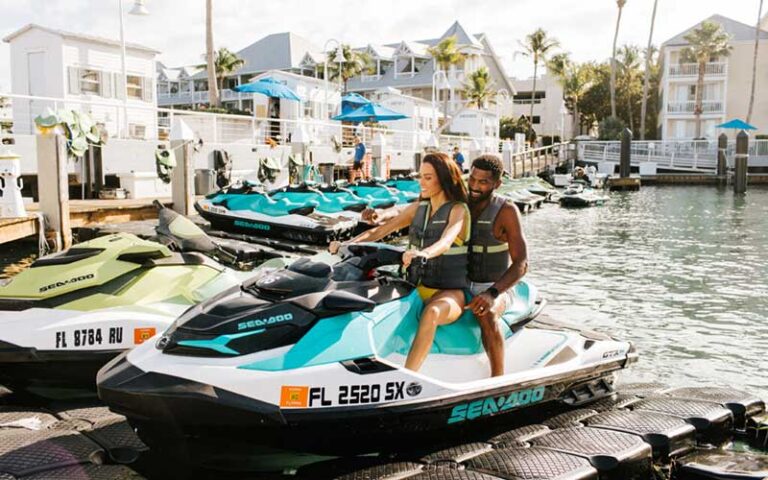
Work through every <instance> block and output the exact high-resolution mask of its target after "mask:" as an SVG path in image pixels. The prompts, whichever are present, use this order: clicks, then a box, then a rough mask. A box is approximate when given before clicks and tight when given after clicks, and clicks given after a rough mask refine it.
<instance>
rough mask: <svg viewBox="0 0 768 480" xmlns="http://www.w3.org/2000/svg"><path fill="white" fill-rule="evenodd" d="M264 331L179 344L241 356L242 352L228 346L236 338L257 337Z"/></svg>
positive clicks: (183, 341) (187, 341) (185, 341)
mask: <svg viewBox="0 0 768 480" xmlns="http://www.w3.org/2000/svg"><path fill="white" fill-rule="evenodd" d="M263 331H264V329H263V328H262V329H260V330H252V331H250V332H244V333H234V334H232V335H219V336H218V337H216V338H212V339H210V340H182V341H180V342H179V345H182V346H184V347H192V348H207V349H208V350H213V351H216V352H219V353H224V354H226V355H239V354H240V352H238V351H237V350H233V349H231V348H229V347H228V346H227V344H228V343H229V342H230V341H232V340H234V339H236V338H241V337H247V336H248V335H255V334H257V333H261V332H263Z"/></svg>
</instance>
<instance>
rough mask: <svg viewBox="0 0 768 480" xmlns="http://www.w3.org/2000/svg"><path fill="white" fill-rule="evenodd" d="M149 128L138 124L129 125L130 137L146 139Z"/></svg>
mask: <svg viewBox="0 0 768 480" xmlns="http://www.w3.org/2000/svg"><path fill="white" fill-rule="evenodd" d="M146 134H147V127H146V126H144V125H141V124H138V123H129V124H128V136H129V137H131V138H145V137H146Z"/></svg>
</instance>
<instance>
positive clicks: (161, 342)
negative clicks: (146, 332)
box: [155, 335, 171, 350]
mask: <svg viewBox="0 0 768 480" xmlns="http://www.w3.org/2000/svg"><path fill="white" fill-rule="evenodd" d="M170 342H171V337H170V336H168V335H163V336H162V337H160V338H158V339H157V343H155V348H156V349H158V350H164V349H165V347H167V346H168V344H169V343H170Z"/></svg>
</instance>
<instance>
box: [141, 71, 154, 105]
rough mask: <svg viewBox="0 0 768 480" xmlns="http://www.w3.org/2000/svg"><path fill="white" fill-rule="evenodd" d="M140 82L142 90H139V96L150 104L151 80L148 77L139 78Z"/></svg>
mask: <svg viewBox="0 0 768 480" xmlns="http://www.w3.org/2000/svg"><path fill="white" fill-rule="evenodd" d="M141 82H142V88H141V96H142V99H143V100H144V101H145V102H152V98H153V94H152V78H150V77H141Z"/></svg>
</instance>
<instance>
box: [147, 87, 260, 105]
mask: <svg viewBox="0 0 768 480" xmlns="http://www.w3.org/2000/svg"><path fill="white" fill-rule="evenodd" d="M219 95H220V96H221V99H222V100H224V101H232V100H241V99H242V100H246V99H249V98H251V94H249V93H240V92H236V91H234V90H230V89H225V90H222V91H221V92H219ZM157 103H158V104H159V105H170V104H178V103H208V91H207V90H205V91H198V92H177V93H158V94H157Z"/></svg>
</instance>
